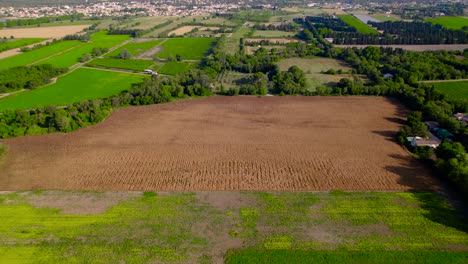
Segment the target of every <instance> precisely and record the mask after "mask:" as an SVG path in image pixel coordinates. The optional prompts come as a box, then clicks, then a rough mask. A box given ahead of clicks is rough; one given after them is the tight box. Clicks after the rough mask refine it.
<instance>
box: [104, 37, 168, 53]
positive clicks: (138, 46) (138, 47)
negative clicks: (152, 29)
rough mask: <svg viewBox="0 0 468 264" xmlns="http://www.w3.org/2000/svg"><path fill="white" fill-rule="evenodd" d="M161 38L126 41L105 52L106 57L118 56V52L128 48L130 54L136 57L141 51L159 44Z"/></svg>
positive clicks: (143, 51)
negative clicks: (116, 47)
mask: <svg viewBox="0 0 468 264" xmlns="http://www.w3.org/2000/svg"><path fill="white" fill-rule="evenodd" d="M162 41H163V40H162V39H158V40H149V41H138V42H131V43H127V44H125V45H123V46H121V47H119V48H118V49H116V50H114V51H112V52H110V53H108V54H106V56H107V57H117V56H119V54H120V52H121V51H122V50H123V49H126V50H128V52H130V54H132V56H134V57H138V56H139V55H141V54H142V53H145V52H147V51H149V50H151V49H153V48H154V47H155V46H157V45H159V44H160V43H161V42H162Z"/></svg>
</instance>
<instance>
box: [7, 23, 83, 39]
mask: <svg viewBox="0 0 468 264" xmlns="http://www.w3.org/2000/svg"><path fill="white" fill-rule="evenodd" d="M89 26H90V25H73V26H60V27H44V28H42V27H35V28H15V29H2V30H0V37H1V38H3V37H7V38H9V37H10V36H14V37H15V38H56V39H59V38H63V37H64V36H66V35H70V34H75V33H78V32H81V31H83V29H85V28H88V27H89Z"/></svg>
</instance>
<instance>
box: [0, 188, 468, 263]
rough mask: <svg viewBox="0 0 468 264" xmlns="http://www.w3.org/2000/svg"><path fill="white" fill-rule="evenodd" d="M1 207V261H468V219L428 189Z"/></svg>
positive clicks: (19, 199) (95, 196) (44, 199)
mask: <svg viewBox="0 0 468 264" xmlns="http://www.w3.org/2000/svg"><path fill="white" fill-rule="evenodd" d="M0 210H1V212H2V213H1V214H0V221H2V225H0V238H1V239H0V263H30V262H31V260H32V259H34V262H40V263H67V264H68V263H87V262H93V263H222V262H223V259H225V255H227V257H226V260H227V263H293V264H295V263H297V264H302V263H311V261H315V262H314V263H323V261H322V260H323V259H327V260H336V261H332V262H331V263H353V264H354V263H355V264H361V263H376V262H377V261H375V260H382V261H379V262H377V263H392V264H397V263H398V264H399V263H434V264H435V263H457V264H458V263H460V264H462V263H466V261H464V260H466V259H467V258H468V239H467V237H468V236H467V234H466V230H467V228H468V227H467V224H466V222H464V221H463V220H462V219H460V218H458V216H457V214H456V211H454V210H453V209H452V208H451V207H449V206H448V205H447V203H446V202H445V201H444V200H442V199H441V198H439V197H438V196H436V195H435V194H433V193H426V192H414V193H411V192H408V193H401V192H397V193H394V192H382V193H375V192H365V193H346V192H331V193H302V192H293V193H288V192H283V193H257V192H241V193H240V192H198V193H152V192H147V193H141V192H80V191H70V192H61V191H35V192H14V193H13V192H12V193H2V194H0ZM231 250H233V251H231ZM226 253H227V254H226ZM90 260H92V261H90ZM327 263H330V262H327Z"/></svg>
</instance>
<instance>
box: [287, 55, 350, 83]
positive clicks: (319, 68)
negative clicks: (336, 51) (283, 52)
mask: <svg viewBox="0 0 468 264" xmlns="http://www.w3.org/2000/svg"><path fill="white" fill-rule="evenodd" d="M278 65H279V67H280V69H281V70H282V71H287V70H288V69H289V67H291V66H294V65H296V66H298V67H299V68H301V69H302V70H303V71H304V73H305V74H306V79H307V85H308V88H309V89H312V90H314V89H315V88H316V87H317V86H319V85H330V84H331V85H333V84H334V83H337V82H339V81H340V79H341V78H350V76H349V74H346V72H348V71H349V70H350V69H351V68H350V67H349V66H348V65H346V64H344V63H343V62H341V61H338V60H334V59H327V58H314V59H305V58H288V59H282V60H281V61H280V63H279V64H278ZM330 69H333V70H335V71H338V70H342V71H343V72H344V73H343V74H335V75H330V74H323V73H321V72H326V71H328V70H330Z"/></svg>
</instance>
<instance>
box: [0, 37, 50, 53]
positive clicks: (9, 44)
mask: <svg viewBox="0 0 468 264" xmlns="http://www.w3.org/2000/svg"><path fill="white" fill-rule="evenodd" d="M44 40H46V39H44V38H26V39H12V40H7V41H6V42H0V52H3V51H6V50H11V49H16V48H21V47H24V46H28V45H31V44H35V43H38V42H41V41H44Z"/></svg>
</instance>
